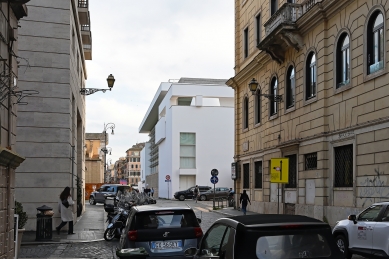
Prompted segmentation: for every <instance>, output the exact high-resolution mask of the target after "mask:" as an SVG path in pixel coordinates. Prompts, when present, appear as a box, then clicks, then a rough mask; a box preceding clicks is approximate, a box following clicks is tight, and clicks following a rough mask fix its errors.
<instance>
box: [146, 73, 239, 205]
mask: <svg viewBox="0 0 389 259" xmlns="http://www.w3.org/2000/svg"><path fill="white" fill-rule="evenodd" d="M226 81H227V80H219V79H202V78H181V79H180V80H178V82H166V83H165V82H164V83H161V84H160V86H159V88H158V90H157V92H156V94H155V95H154V99H153V100H152V102H151V104H150V106H149V109H148V111H147V113H146V114H145V117H144V118H143V121H142V123H141V125H140V126H139V132H140V133H148V134H149V137H150V140H149V142H148V143H149V144H150V146H149V147H148V148H147V149H146V150H145V152H148V156H149V160H150V175H148V176H147V175H146V183H149V187H154V188H156V187H157V188H158V196H159V197H163V198H172V196H173V194H174V192H176V191H178V190H182V189H186V188H189V187H191V186H194V185H196V184H199V185H211V183H210V177H211V170H212V169H214V168H216V169H218V170H219V182H218V184H217V186H220V187H232V186H233V181H232V179H231V162H233V153H234V152H233V150H234V137H233V135H234V126H233V125H234V98H233V96H234V92H233V90H232V89H231V88H230V87H228V86H227V85H226V84H225V82H226ZM143 166H144V165H142V167H143ZM166 177H168V178H169V177H170V179H171V182H166V181H165V180H166ZM150 182H151V183H152V184H150Z"/></svg>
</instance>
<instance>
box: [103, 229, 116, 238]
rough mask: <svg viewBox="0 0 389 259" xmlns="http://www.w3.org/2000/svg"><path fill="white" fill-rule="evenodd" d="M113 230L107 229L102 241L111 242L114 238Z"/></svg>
mask: <svg viewBox="0 0 389 259" xmlns="http://www.w3.org/2000/svg"><path fill="white" fill-rule="evenodd" d="M115 230H116V229H115V228H107V229H106V230H105V232H104V239H105V240H106V241H111V240H112V239H114V238H115Z"/></svg>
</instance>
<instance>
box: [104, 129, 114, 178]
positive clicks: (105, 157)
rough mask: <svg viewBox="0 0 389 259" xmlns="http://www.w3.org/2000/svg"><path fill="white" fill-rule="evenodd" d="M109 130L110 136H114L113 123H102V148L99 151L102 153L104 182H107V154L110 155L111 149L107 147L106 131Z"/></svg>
mask: <svg viewBox="0 0 389 259" xmlns="http://www.w3.org/2000/svg"><path fill="white" fill-rule="evenodd" d="M108 129H111V135H113V134H114V131H113V130H114V129H115V123H112V122H110V123H107V124H105V123H104V131H103V133H104V147H103V148H102V149H101V151H103V152H104V180H105V181H106V180H107V153H108V152H109V154H111V151H112V148H110V147H107V130H108Z"/></svg>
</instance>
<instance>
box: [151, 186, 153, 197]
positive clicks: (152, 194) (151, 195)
mask: <svg viewBox="0 0 389 259" xmlns="http://www.w3.org/2000/svg"><path fill="white" fill-rule="evenodd" d="M151 197H154V187H151Z"/></svg>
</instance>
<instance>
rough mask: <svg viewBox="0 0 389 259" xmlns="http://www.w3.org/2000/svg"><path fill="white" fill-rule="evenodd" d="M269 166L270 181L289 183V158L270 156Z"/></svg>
mask: <svg viewBox="0 0 389 259" xmlns="http://www.w3.org/2000/svg"><path fill="white" fill-rule="evenodd" d="M270 167H271V168H270V182H271V183H289V158H272V159H271V162H270Z"/></svg>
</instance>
